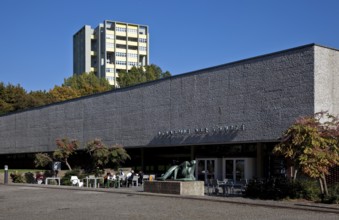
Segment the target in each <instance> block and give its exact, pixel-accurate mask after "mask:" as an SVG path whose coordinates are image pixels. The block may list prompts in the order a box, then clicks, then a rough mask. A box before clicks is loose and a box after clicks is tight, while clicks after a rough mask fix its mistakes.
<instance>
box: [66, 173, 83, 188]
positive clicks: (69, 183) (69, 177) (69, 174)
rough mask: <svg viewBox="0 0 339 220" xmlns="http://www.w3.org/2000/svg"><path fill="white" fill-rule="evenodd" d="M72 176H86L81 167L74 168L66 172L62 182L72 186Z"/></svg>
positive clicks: (80, 177)
mask: <svg viewBox="0 0 339 220" xmlns="http://www.w3.org/2000/svg"><path fill="white" fill-rule="evenodd" d="M71 176H77V177H78V178H79V179H82V178H84V174H83V173H82V172H81V170H80V169H73V170H70V171H67V172H66V173H65V175H64V176H63V177H62V178H61V184H62V185H67V186H71V185H72V182H71Z"/></svg>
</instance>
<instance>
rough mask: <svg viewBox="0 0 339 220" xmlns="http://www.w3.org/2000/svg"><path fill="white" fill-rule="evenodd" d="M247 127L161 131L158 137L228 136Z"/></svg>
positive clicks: (223, 126)
mask: <svg viewBox="0 0 339 220" xmlns="http://www.w3.org/2000/svg"><path fill="white" fill-rule="evenodd" d="M244 130H245V125H244V124H241V125H222V126H220V125H215V126H212V127H203V128H194V129H190V128H187V129H175V130H169V131H159V132H158V136H174V135H177V136H182V135H206V134H211V135H213V134H227V133H231V132H235V131H244Z"/></svg>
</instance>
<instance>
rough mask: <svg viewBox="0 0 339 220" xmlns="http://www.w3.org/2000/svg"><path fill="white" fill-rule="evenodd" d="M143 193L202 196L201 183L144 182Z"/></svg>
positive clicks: (202, 184) (202, 183)
mask: <svg viewBox="0 0 339 220" xmlns="http://www.w3.org/2000/svg"><path fill="white" fill-rule="evenodd" d="M144 192H150V193H163V194H175V195H191V196H203V195H204V182H203V181H145V182H144Z"/></svg>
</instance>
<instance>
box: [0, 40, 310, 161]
mask: <svg viewBox="0 0 339 220" xmlns="http://www.w3.org/2000/svg"><path fill="white" fill-rule="evenodd" d="M314 87H315V86H314V46H313V45H308V46H304V47H300V48H295V49H291V50H287V51H283V52H279V53H274V54H269V55H266V56H260V57H256V58H252V59H247V60H243V61H239V62H235V63H230V64H226V65H221V66H217V67H213V68H208V69H204V70H200V71H196V72H191V73H188V74H184V75H180V76H176V77H172V78H169V79H165V80H159V81H155V82H151V83H146V84H142V85H138V86H134V87H130V88H125V89H119V90H116V91H113V92H108V93H104V94H100V95H94V96H89V97H85V98H80V99H76V100H72V101H68V102H64V103H59V104H54V105H50V106H46V107H41V108H37V109H33V110H29V111H25V112H21V113H17V114H11V115H8V116H3V117H0V153H1V154H4V153H18V152H39V151H52V150H54V149H55V139H56V138H59V137H69V138H76V139H78V140H79V141H80V142H81V143H86V142H88V141H89V140H92V139H94V138H102V139H103V140H104V141H105V142H106V143H108V144H114V143H118V144H123V145H124V146H125V147H140V146H154V147H155V146H178V145H193V144H215V143H232V142H262V141H264V142H265V141H273V140H276V139H277V138H279V137H280V135H281V133H282V132H283V131H284V130H285V129H286V128H287V127H288V126H289V125H290V124H291V123H292V122H293V121H294V120H295V118H297V117H299V116H301V115H310V114H313V113H314ZM225 126H226V127H225ZM236 126H238V127H239V128H241V129H239V130H236V129H235V127H236ZM242 126H243V127H242ZM242 128H244V130H242ZM195 129H199V131H197V132H196V131H195ZM227 129H228V130H227ZM188 130H189V131H190V132H189V133H188ZM214 130H215V131H214ZM219 130H221V131H219ZM159 131H160V133H161V135H159V134H158V133H159ZM207 131H208V132H207ZM167 133H169V134H167ZM170 133H173V134H170Z"/></svg>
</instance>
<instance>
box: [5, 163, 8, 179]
mask: <svg viewBox="0 0 339 220" xmlns="http://www.w3.org/2000/svg"><path fill="white" fill-rule="evenodd" d="M4 175H5V181H4V183H5V184H8V166H7V165H5V173H4Z"/></svg>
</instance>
